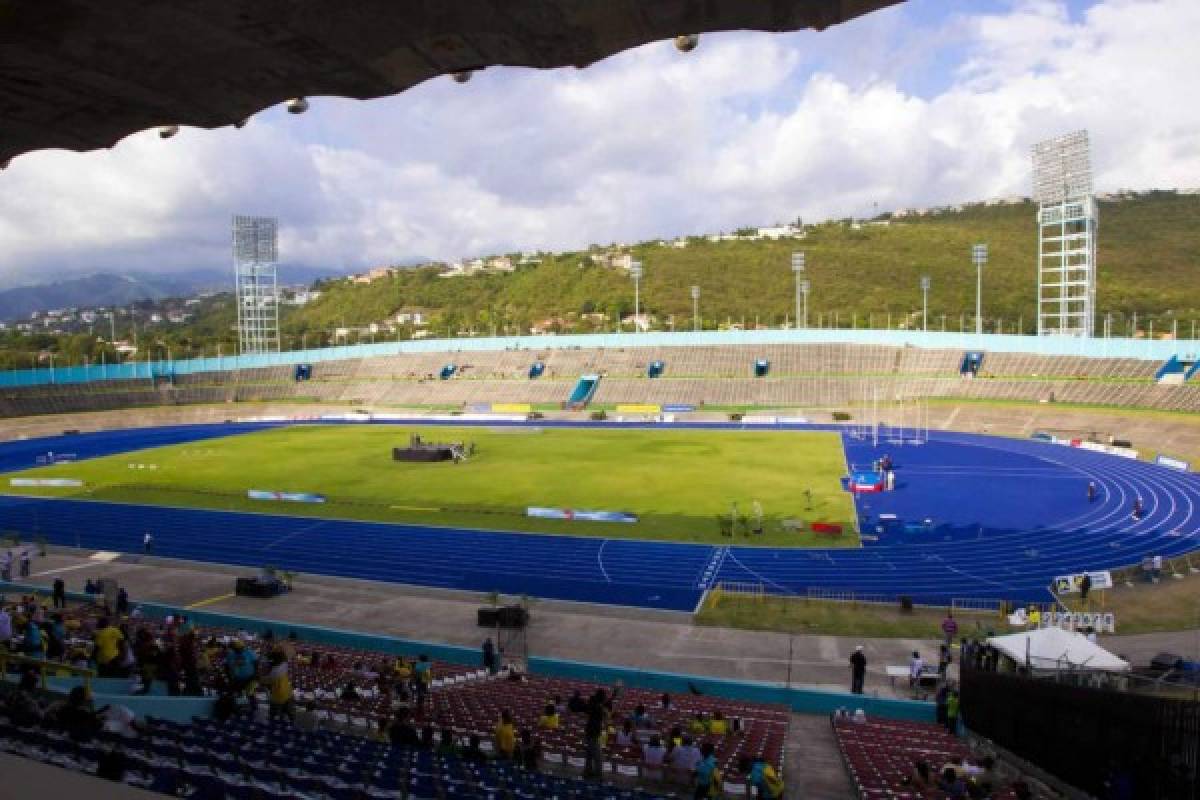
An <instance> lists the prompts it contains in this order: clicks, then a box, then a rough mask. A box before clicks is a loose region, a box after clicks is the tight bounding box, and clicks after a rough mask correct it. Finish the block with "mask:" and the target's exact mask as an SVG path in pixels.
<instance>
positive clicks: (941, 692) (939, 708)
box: [933, 683, 950, 725]
mask: <svg viewBox="0 0 1200 800" xmlns="http://www.w3.org/2000/svg"><path fill="white" fill-rule="evenodd" d="M949 697H950V686H949V685H948V684H945V683H943V684H942V685H941V686H939V687H938V690H937V694H936V695H934V698H933V701H934V708H935V709H936V714H937V717H936V720H937V724H938V725H945V724H946V701H947V699H948V698H949Z"/></svg>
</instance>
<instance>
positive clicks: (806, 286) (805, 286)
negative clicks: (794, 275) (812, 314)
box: [800, 278, 812, 328]
mask: <svg viewBox="0 0 1200 800" xmlns="http://www.w3.org/2000/svg"><path fill="white" fill-rule="evenodd" d="M810 289H812V284H811V283H809V282H808V279H807V278H805V279H804V280H802V281H800V294H802V295H804V327H805V328H808V292H809V290H810Z"/></svg>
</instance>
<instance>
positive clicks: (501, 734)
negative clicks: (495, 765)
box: [495, 708, 517, 760]
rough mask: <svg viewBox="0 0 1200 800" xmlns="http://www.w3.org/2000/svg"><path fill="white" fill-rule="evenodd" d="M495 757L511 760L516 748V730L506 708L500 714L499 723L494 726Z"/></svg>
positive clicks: (511, 716)
mask: <svg viewBox="0 0 1200 800" xmlns="http://www.w3.org/2000/svg"><path fill="white" fill-rule="evenodd" d="M495 740H496V757H497V758H503V759H506V760H511V759H512V757H513V754H514V752H515V750H516V747H517V730H516V727H514V725H513V715H512V712H511V711H509V710H508V709H507V708H506V709H504V710H503V711H501V712H500V722H499V723H497V724H496V730H495Z"/></svg>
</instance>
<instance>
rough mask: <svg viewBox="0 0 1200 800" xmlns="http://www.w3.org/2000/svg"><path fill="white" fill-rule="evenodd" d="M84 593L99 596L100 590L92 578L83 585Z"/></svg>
mask: <svg viewBox="0 0 1200 800" xmlns="http://www.w3.org/2000/svg"><path fill="white" fill-rule="evenodd" d="M83 593H84V594H99V593H100V589H99V588H98V587H97V586H96V584H95V582H94V581H93V580H92V579H91V578H88V579H87V582H86V583H85V584H84V585H83Z"/></svg>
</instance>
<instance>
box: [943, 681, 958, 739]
mask: <svg viewBox="0 0 1200 800" xmlns="http://www.w3.org/2000/svg"><path fill="white" fill-rule="evenodd" d="M958 707H959V697H958V692H957V691H956V690H955V689H951V690H950V691H949V692H948V693H947V694H946V730H948V731H950V732H951V733H957V732H958Z"/></svg>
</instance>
